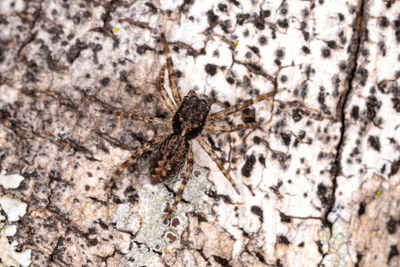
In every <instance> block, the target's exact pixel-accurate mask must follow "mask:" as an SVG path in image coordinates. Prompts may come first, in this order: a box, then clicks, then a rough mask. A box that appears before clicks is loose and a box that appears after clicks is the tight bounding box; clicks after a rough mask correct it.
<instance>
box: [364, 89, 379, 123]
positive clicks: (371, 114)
mask: <svg viewBox="0 0 400 267" xmlns="http://www.w3.org/2000/svg"><path fill="white" fill-rule="evenodd" d="M379 107H380V104H379V102H378V100H377V99H376V97H375V96H373V95H370V96H368V98H367V118H368V119H369V120H370V121H372V120H373V119H374V118H375V116H376V112H377V110H378V109H379Z"/></svg>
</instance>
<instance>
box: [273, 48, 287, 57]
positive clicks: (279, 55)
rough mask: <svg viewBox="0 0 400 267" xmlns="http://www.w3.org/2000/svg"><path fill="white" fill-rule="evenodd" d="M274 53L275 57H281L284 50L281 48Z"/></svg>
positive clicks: (283, 54)
mask: <svg viewBox="0 0 400 267" xmlns="http://www.w3.org/2000/svg"><path fill="white" fill-rule="evenodd" d="M275 55H276V57H277V58H283V57H284V56H285V51H284V50H283V49H278V50H277V51H276V53H275Z"/></svg>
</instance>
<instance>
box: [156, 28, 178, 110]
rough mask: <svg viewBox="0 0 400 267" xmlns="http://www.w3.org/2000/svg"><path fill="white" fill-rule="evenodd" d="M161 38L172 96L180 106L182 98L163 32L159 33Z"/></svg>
mask: <svg viewBox="0 0 400 267" xmlns="http://www.w3.org/2000/svg"><path fill="white" fill-rule="evenodd" d="M161 40H162V43H163V47H164V54H165V57H166V59H167V68H168V79H169V86H170V88H171V92H172V96H173V97H174V100H175V103H176V105H177V106H180V105H181V103H182V98H181V95H180V94H179V91H178V85H177V81H176V75H175V72H174V63H173V62H172V58H171V53H170V51H169V48H168V43H167V39H165V35H164V33H161Z"/></svg>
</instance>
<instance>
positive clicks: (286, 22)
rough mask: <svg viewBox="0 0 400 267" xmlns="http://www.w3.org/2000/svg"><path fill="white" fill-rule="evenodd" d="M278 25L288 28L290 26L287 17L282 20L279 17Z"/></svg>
mask: <svg viewBox="0 0 400 267" xmlns="http://www.w3.org/2000/svg"><path fill="white" fill-rule="evenodd" d="M278 25H279V27H281V28H287V27H289V22H288V20H287V19H282V20H280V19H278Z"/></svg>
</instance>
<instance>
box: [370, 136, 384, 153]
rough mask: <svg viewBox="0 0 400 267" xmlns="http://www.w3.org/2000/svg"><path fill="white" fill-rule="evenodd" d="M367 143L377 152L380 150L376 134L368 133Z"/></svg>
mask: <svg viewBox="0 0 400 267" xmlns="http://www.w3.org/2000/svg"><path fill="white" fill-rule="evenodd" d="M368 143H369V145H370V146H371V147H372V148H373V149H375V150H376V151H378V152H379V151H380V150H381V143H380V142H379V137H378V136H373V135H370V136H369V137H368Z"/></svg>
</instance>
